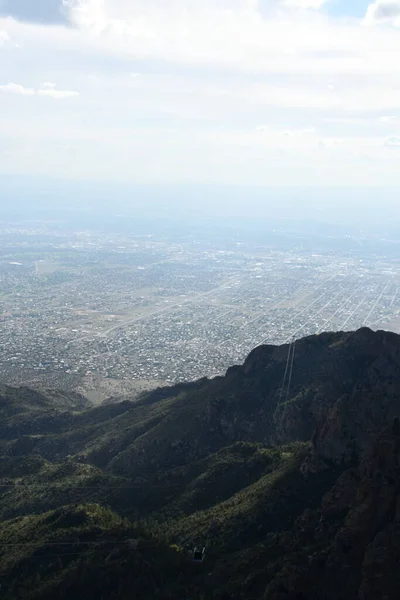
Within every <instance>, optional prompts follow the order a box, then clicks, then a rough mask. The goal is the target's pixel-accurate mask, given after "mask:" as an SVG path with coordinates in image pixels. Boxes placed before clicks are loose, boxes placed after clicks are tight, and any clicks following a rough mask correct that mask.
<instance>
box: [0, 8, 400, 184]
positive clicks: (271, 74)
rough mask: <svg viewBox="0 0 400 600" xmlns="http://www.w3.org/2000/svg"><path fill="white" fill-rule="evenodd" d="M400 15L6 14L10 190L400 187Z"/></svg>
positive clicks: (3, 71) (3, 103)
mask: <svg viewBox="0 0 400 600" xmlns="http://www.w3.org/2000/svg"><path fill="white" fill-rule="evenodd" d="M399 55H400V0H391V1H383V0H377V2H372V3H371V2H369V1H368V0H326V1H324V0H202V1H201V2H199V1H198V0H35V1H33V0H0V176H1V175H20V174H21V175H22V174H23V175H27V176H51V177H53V178H54V177H55V178H60V180H61V179H63V180H65V179H67V180H73V181H79V180H90V181H96V182H102V181H104V182H105V181H107V182H117V181H118V182H122V183H124V184H129V183H135V184H157V185H164V184H207V185H209V184H219V185H240V186H247V185H256V186H278V187H279V186H316V187H319V186H369V185H371V186H375V187H376V186H377V187H384V186H387V187H393V186H394V187H396V186H398V185H400V168H399V167H400V61H399V60H398V56H399Z"/></svg>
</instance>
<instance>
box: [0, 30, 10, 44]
mask: <svg viewBox="0 0 400 600" xmlns="http://www.w3.org/2000/svg"><path fill="white" fill-rule="evenodd" d="M9 41H10V36H9V35H8V33H7V31H4V30H3V29H0V48H1V46H4V45H5V44H6V43H7V42H9Z"/></svg>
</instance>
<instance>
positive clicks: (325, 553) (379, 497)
mask: <svg viewBox="0 0 400 600" xmlns="http://www.w3.org/2000/svg"><path fill="white" fill-rule="evenodd" d="M399 534H400V424H399V420H398V419H397V418H396V419H394V420H393V421H392V423H391V424H390V425H387V426H386V427H385V429H384V430H383V431H382V432H381V433H380V434H379V435H378V436H376V437H375V439H374V440H373V442H372V443H371V444H370V446H369V448H368V450H367V451H366V452H365V455H364V457H363V459H362V460H361V462H360V463H359V465H358V466H357V467H355V468H350V469H347V470H345V471H343V472H342V474H341V475H340V476H339V477H338V479H337V481H336V483H335V484H334V486H333V487H332V489H331V490H330V491H329V492H328V493H326V494H325V496H324V498H323V500H322V502H321V506H320V509H319V510H318V511H316V512H310V514H306V513H305V514H304V515H303V519H299V520H298V522H297V523H296V528H295V530H294V532H293V538H294V540H295V543H294V549H295V551H296V552H295V553H294V554H292V559H291V560H290V561H288V564H286V565H285V566H284V568H283V569H282V571H281V572H280V573H279V574H278V576H277V577H276V578H275V579H274V581H273V582H272V583H271V584H270V585H269V586H268V589H267V592H266V595H265V600H296V599H298V598H304V599H305V598H306V599H309V598H312V599H313V600H354V599H356V600H381V599H383V598H385V599H386V600H395V599H397V598H398V589H399V584H400V572H399V568H398V565H399V564H400V563H399V561H400V543H399V539H400V538H399ZM304 548H306V550H305V549H304Z"/></svg>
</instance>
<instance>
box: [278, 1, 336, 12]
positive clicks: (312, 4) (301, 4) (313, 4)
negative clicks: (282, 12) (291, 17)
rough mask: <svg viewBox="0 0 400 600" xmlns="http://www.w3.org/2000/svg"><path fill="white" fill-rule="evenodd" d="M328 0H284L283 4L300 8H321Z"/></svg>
mask: <svg viewBox="0 0 400 600" xmlns="http://www.w3.org/2000/svg"><path fill="white" fill-rule="evenodd" d="M327 1H328V0H282V4H283V5H284V6H288V7H290V8H300V9H303V10H304V9H308V8H311V9H319V8H321V7H322V6H323V5H324V4H326V3H327Z"/></svg>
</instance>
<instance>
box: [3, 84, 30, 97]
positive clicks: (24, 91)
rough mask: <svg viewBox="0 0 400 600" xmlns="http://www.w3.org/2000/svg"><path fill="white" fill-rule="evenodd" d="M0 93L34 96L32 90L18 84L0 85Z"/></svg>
mask: <svg viewBox="0 0 400 600" xmlns="http://www.w3.org/2000/svg"><path fill="white" fill-rule="evenodd" d="M0 92H8V93H10V94H20V95H21V96H34V95H35V90H34V89H33V88H27V87H24V86H23V85H20V84H19V83H6V84H5V85H0Z"/></svg>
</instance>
